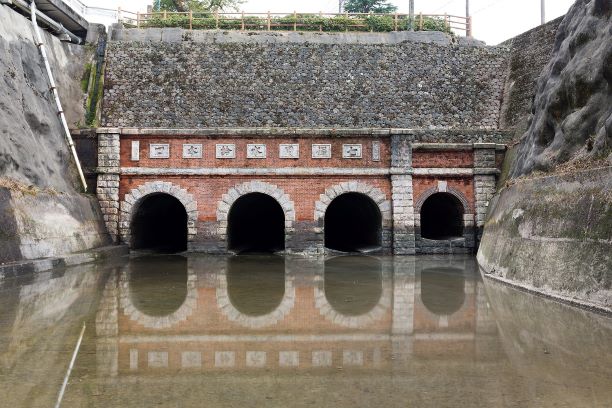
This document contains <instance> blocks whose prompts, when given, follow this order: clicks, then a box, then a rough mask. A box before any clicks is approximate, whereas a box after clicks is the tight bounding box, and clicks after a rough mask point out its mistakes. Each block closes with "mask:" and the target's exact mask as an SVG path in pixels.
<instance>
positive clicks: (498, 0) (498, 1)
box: [472, 0, 503, 15]
mask: <svg viewBox="0 0 612 408" xmlns="http://www.w3.org/2000/svg"><path fill="white" fill-rule="evenodd" d="M502 1H503V0H497V1H494V2H493V3H491V4H488V5H486V6H484V7H481V8H479V9H478V10H476V11H474V12H473V13H472V15H475V14H478V13H480V12H482V11H485V10H487V9H489V8H491V7H493V6H494V5H496V4H498V3H501V2H502Z"/></svg>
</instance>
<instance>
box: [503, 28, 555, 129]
mask: <svg viewBox="0 0 612 408" xmlns="http://www.w3.org/2000/svg"><path fill="white" fill-rule="evenodd" d="M562 20H563V17H559V18H558V19H556V20H553V21H550V22H549V23H547V24H544V25H541V26H538V27H536V28H534V29H533V30H529V31H527V32H525V33H523V34H521V35H519V36H516V37H514V38H512V39H510V40H508V41H506V42H505V43H503V45H506V46H508V47H510V61H509V71H508V80H507V83H506V90H505V92H504V103H503V105H502V112H501V117H500V126H501V127H502V128H517V132H518V133H517V134H518V135H520V134H522V132H524V131H525V130H526V128H527V119H528V117H529V114H530V113H531V103H532V100H533V97H534V96H535V91H536V89H535V88H536V81H537V80H538V78H539V77H540V74H541V73H542V70H543V69H544V67H545V66H546V64H548V61H550V57H551V56H552V51H553V47H554V44H555V36H556V34H557V29H558V28H559V24H561V21H562Z"/></svg>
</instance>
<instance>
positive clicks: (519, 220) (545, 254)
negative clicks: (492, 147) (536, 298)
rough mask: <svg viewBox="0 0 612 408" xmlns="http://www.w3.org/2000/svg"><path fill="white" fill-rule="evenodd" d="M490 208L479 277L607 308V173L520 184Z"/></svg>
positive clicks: (610, 297)
mask: <svg viewBox="0 0 612 408" xmlns="http://www.w3.org/2000/svg"><path fill="white" fill-rule="evenodd" d="M491 207H492V211H491V212H490V213H489V217H488V220H487V222H486V224H485V229H484V235H483V240H482V242H481V245H480V249H479V252H478V261H479V262H480V264H481V266H482V267H483V268H484V269H485V272H486V273H488V274H491V275H493V276H497V277H500V278H503V279H505V280H508V281H511V282H514V283H517V284H519V285H522V286H525V287H527V288H530V289H533V290H535V291H538V292H541V293H545V294H551V295H561V296H565V297H568V298H570V299H574V300H576V301H578V302H581V303H585V304H592V305H595V306H601V307H605V308H608V309H610V308H611V307H612V168H610V167H608V168H603V169H596V170H589V171H582V172H574V173H568V174H564V175H555V176H549V177H542V178H533V179H526V180H519V181H517V182H516V183H515V184H514V185H512V186H511V187H508V188H505V189H503V190H502V191H501V193H499V195H497V196H496V197H495V198H494V199H493V200H492V201H491Z"/></svg>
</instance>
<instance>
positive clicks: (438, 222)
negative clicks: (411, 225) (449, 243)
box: [421, 193, 463, 240]
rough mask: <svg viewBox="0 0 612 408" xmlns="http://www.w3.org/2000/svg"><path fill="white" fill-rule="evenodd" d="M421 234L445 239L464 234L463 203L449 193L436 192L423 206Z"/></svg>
mask: <svg viewBox="0 0 612 408" xmlns="http://www.w3.org/2000/svg"><path fill="white" fill-rule="evenodd" d="M421 236H422V237H423V238H427V239H434V240H444V239H450V238H457V237H461V236H463V205H462V204H461V201H459V199H458V198H457V197H455V196H454V195H452V194H449V193H436V194H434V195H432V196H431V197H429V198H428V199H427V200H425V202H424V203H423V206H422V207H421Z"/></svg>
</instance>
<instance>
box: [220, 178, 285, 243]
mask: <svg viewBox="0 0 612 408" xmlns="http://www.w3.org/2000/svg"><path fill="white" fill-rule="evenodd" d="M250 193H262V194H266V195H269V196H270V197H272V198H274V199H275V200H276V201H277V202H278V203H279V204H280V206H281V208H282V209H283V212H284V213H285V233H287V232H290V231H292V230H293V223H294V222H295V205H294V204H293V201H291V199H290V198H289V196H288V195H287V194H285V192H284V191H283V190H282V189H280V188H279V187H277V186H275V185H274V184H270V183H266V182H264V181H247V182H245V183H241V184H237V185H235V186H234V187H231V188H230V189H229V190H228V191H227V193H225V194H223V196H222V197H221V201H219V203H218V205H217V221H219V227H218V230H217V233H218V235H219V237H221V238H223V239H224V238H225V237H226V236H227V220H228V216H229V212H230V209H231V208H232V205H234V202H236V200H238V199H239V198H240V197H242V196H243V195H246V194H250Z"/></svg>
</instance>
